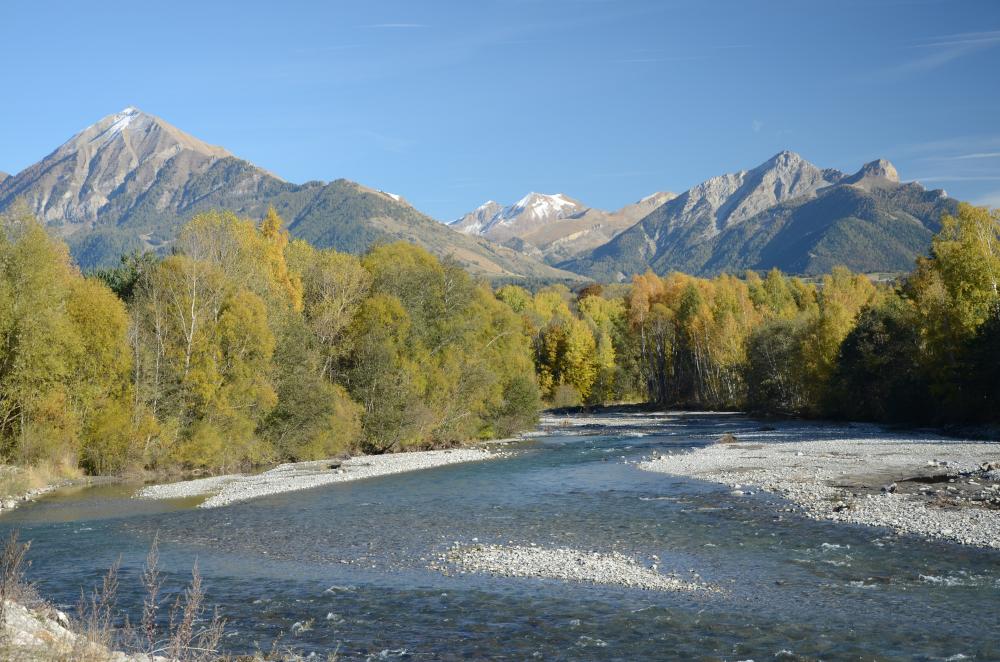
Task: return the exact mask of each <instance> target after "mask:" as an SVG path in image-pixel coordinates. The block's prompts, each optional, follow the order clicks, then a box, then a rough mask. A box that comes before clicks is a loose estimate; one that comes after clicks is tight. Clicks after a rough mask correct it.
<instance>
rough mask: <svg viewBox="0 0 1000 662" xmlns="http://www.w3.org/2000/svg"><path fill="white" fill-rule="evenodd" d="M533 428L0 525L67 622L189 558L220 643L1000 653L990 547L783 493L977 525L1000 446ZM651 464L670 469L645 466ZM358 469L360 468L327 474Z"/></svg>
mask: <svg viewBox="0 0 1000 662" xmlns="http://www.w3.org/2000/svg"><path fill="white" fill-rule="evenodd" d="M727 433H728V434H730V435H732V437H733V438H732V439H730V441H734V443H727V444H720V443H719V440H720V439H722V438H723V437H724V436H725V435H726V434H727ZM525 436H526V437H527V438H525V439H522V440H518V441H512V442H510V443H507V444H503V445H502V446H495V445H490V446H487V447H486V448H490V449H494V450H495V449H497V448H502V450H503V452H502V454H496V453H493V454H492V455H489V456H487V457H484V458H483V459H490V461H461V460H462V459H463V457H464V456H463V454H458V455H457V456H455V457H454V458H453V459H454V460H455V461H452V462H449V463H447V464H440V463H438V460H436V459H435V460H433V462H431V463H427V464H423V463H419V462H414V461H413V460H414V459H415V458H419V457H420V455H419V454H404V455H401V456H385V457H384V459H381V458H379V459H376V460H375V462H374V464H377V465H378V466H377V467H376V466H373V465H372V463H371V460H370V459H368V458H356V459H352V460H351V461H350V462H349V463H348V464H347V465H346V466H345V465H342V466H340V467H336V468H334V467H333V465H334V464H335V463H336V462H335V461H330V462H329V463H326V464H324V463H318V464H313V465H312V466H309V465H303V466H300V467H298V468H296V469H294V470H291V469H289V468H281V469H275V470H272V472H270V475H267V474H268V472H265V474H261V476H263V478H257V479H256V482H249V481H248V482H246V483H245V486H246V487H248V488H250V486H252V485H260V486H262V487H261V489H259V490H257V489H248V492H247V493H244V494H242V495H241V494H238V493H236V492H232V494H233V496H235V497H236V500H234V501H231V502H229V503H228V505H227V506H226V507H222V508H211V507H207V508H201V507H198V506H199V504H201V503H202V502H203V501H204V500H205V499H206V497H211V496H213V495H214V494H219V495H222V494H224V493H225V490H226V489H227V488H226V486H227V485H233V486H235V485H239V484H241V483H243V481H244V477H242V476H236V477H232V476H229V477H216V479H214V480H209V481H206V482H198V481H190V482H188V483H186V484H182V485H183V487H181V486H170V487H167V486H164V487H162V488H160V487H157V488H156V490H157V491H158V492H160V495H161V496H164V497H167V496H169V497H170V498H159V499H152V498H148V499H136V498H134V497H135V494H136V490H137V489H138V488H137V486H134V485H125V484H120V485H101V486H96V487H83V486H79V487H76V488H64V489H60V490H56V491H54V492H52V493H50V494H48V495H46V496H44V497H43V498H41V499H39V500H37V501H34V502H27V503H25V504H23V505H22V506H21V507H19V508H17V509H15V510H12V511H10V512H4V513H3V514H2V515H0V535H6V534H7V533H8V532H9V531H11V530H14V529H16V530H18V531H20V536H21V539H22V540H30V541H31V543H32V544H31V550H30V553H29V558H30V560H31V566H30V569H29V579H30V580H31V581H33V582H34V583H35V584H36V586H37V588H38V590H39V592H40V593H41V595H42V596H43V597H45V598H47V599H49V600H51V601H52V602H53V603H54V604H55V606H56V607H57V608H58V609H60V610H62V611H64V612H66V613H67V614H69V615H70V617H72V616H73V606H74V605H75V604H76V602H77V601H78V600H79V597H80V593H81V590H83V591H84V592H85V593H87V592H89V591H90V590H91V589H92V587H94V586H95V585H98V586H99V585H100V584H101V581H102V577H103V576H104V574H105V573H106V571H107V569H108V567H109V566H111V565H113V564H115V563H116V562H117V561H118V560H119V559H120V560H121V569H120V587H121V591H120V601H119V602H120V606H121V607H122V608H123V609H126V610H129V613H130V615H137V616H141V610H142V604H143V603H142V591H141V585H140V584H139V580H140V578H141V574H142V568H143V564H144V561H145V558H146V555H147V553H148V551H149V547H150V544H151V542H152V541H153V540H154V539H155V540H158V541H159V550H160V560H161V566H162V569H163V573H164V574H163V577H164V581H165V584H164V591H165V592H167V593H169V594H170V595H173V594H174V593H176V592H178V591H182V590H183V588H184V586H186V585H187V583H188V582H189V581H190V579H191V569H192V565H193V564H194V563H195V561H197V564H198V568H199V571H200V572H201V574H202V577H203V580H204V586H205V589H206V606H207V607H208V608H209V609H212V608H214V607H215V606H216V605H218V607H219V609H220V613H221V615H222V616H224V617H225V618H226V620H227V622H228V623H229V633H228V634H227V637H226V639H225V641H226V646H227V648H228V649H229V650H230V651H231V652H233V653H234V654H244V653H249V652H252V651H254V650H257V649H263V650H269V649H270V648H271V646H272V645H274V643H275V642H278V644H279V646H281V647H290V648H293V649H295V650H298V651H301V652H302V653H303V654H305V655H308V654H310V653H315V654H316V656H317V657H318V658H319V659H325V657H326V655H327V654H329V653H331V652H334V651H336V654H337V657H338V659H341V660H369V659H397V658H401V659H433V660H468V659H476V660H480V659H497V658H500V659H518V660H522V659H524V660H526V659H545V660H652V659H663V658H664V657H667V658H672V659H701V660H713V661H723V660H728V661H735V660H749V659H754V660H770V659H782V660H802V661H805V660H810V661H811V660H841V659H845V660H847V659H850V660H858V659H866V660H868V659H878V660H880V662H881V661H883V660H889V661H896V660H899V661H903V660H906V661H910V660H925V661H927V662H930V661H931V660H946V659H952V660H958V659H965V660H973V659H974V660H991V659H1000V640H998V639H997V638H996V637H995V635H993V633H994V632H996V631H1000V612H998V611H997V609H996V605H997V601H998V598H1000V550H997V549H995V548H993V547H990V546H984V545H978V544H964V545H962V544H955V542H954V541H955V540H956V539H957V538H953V537H947V536H945V537H932V536H923V535H914V534H912V533H908V532H906V530H904V529H902V528H896V527H893V526H871V525H870V524H865V525H859V524H857V523H855V522H853V521H850V520H847V519H846V518H845V519H842V520H837V521H835V520H833V519H828V518H827V517H820V516H817V515H816V514H815V513H813V512H811V511H810V510H808V509H807V507H806V506H805V505H800V503H799V500H801V502H802V504H806V503H814V504H817V505H815V507H816V508H826V507H827V504H828V505H829V507H830V508H833V509H836V508H840V510H836V511H835V513H836V514H837V515H843V513H845V512H848V513H851V514H852V516H857V517H861V516H864V517H866V518H867V517H868V515H867V514H866V511H865V510H864V509H865V508H866V507H868V504H869V503H872V504H880V505H881V506H883V507H887V506H886V504H892V506H893V507H898V508H899V509H900V510H901V511H906V512H900V514H899V515H898V516H897V515H895V514H892V517H899V518H904V517H909V518H912V517H913V515H912V513H913V512H918V511H914V510H913V509H912V508H911V507H910V503H909V502H910V501H911V500H912V501H913V502H914V503H916V504H917V505H922V507H923V508H925V509H927V510H929V511H930V512H931V513H932V515H934V516H936V515H937V514H938V513H937V512H936V510H940V511H952V510H953V511H955V512H958V513H963V512H968V513H970V514H976V513H984V514H985V515H984V516H986V517H988V516H989V515H990V512H991V510H992V504H993V501H991V499H992V498H993V497H992V496H990V495H992V494H993V493H994V490H993V489H992V486H993V485H994V484H995V483H996V480H995V478H993V476H994V474H993V473H992V472H993V471H995V470H994V469H992V468H984V467H983V464H984V463H986V464H988V463H992V462H993V461H994V460H995V459H996V458H992V456H991V453H990V452H988V451H990V450H991V449H993V448H996V447H997V446H996V445H990V444H978V443H977V444H966V442H955V441H953V440H949V439H947V438H943V437H939V436H935V435H933V434H931V433H927V432H920V433H913V432H909V433H908V432H901V431H891V430H885V429H881V428H878V427H875V426H863V425H840V424H830V423H823V422H809V421H759V420H754V419H752V418H749V417H745V416H740V415H734V414H718V413H695V412H623V413H613V412H603V413H601V414H600V415H598V416H587V415H572V416H562V415H547V416H545V417H544V418H543V421H542V424H541V426H540V427H539V429H538V430H537V431H536V432H535V433H534V434H531V435H525ZM800 444H802V446H799V445H800ZM809 444H816V445H815V446H814V447H809V446H808V445H809ZM966 446H968V449H967V451H963V450H962V449H963V448H965V447H966ZM918 447H919V448H918ZM921 448H923V450H921ZM942 449H943V450H942ZM472 450H473V451H477V450H480V449H472ZM949 450H954V451H956V452H954V453H952V452H949ZM984 451H987V452H985V454H984ZM772 453H779V455H777V456H773V455H772ZM798 453H802V455H798ZM445 455H454V453H452V454H448V453H440V454H438V455H432V456H431V457H432V458H434V457H443V456H445ZM474 457H481V456H474ZM660 457H666V458H670V459H667V460H663V461H662V462H663V464H664V465H668V464H669V463H677V464H676V465H675V467H686V468H684V469H683V470H678V471H677V472H676V473H672V472H663V471H649V470H647V469H648V468H649V467H648V466H646V465H645V464H644V463H647V462H650V461H653V462H654V463H659V462H660V460H658V459H655V458H660ZM397 458H398V459H397ZM709 458H711V461H709ZM727 458H728V459H727ZM449 459H452V458H449ZM355 460H357V462H358V466H354V462H355ZM935 460H936V462H935ZM394 462H402V463H403V464H401V465H394V464H393V463H394ZM928 462H935V463H934V465H933V466H932V465H931V464H928ZM366 463H367V464H369V466H363V464H366ZM685 463H693V464H690V465H686V464H685ZM404 466H405V467H413V468H415V467H425V468H424V470H419V471H418V470H402V469H401V468H402V467H404ZM390 467H395V469H397V470H396V471H395V472H394V473H386V472H385V471H386V470H388V469H389V468H390ZM789 467H790V468H789ZM341 469H342V470H344V471H345V472H346V473H345V474H340V473H338V470H341ZM840 472H843V473H840ZM352 473H353V474H354V475H355V476H360V477H369V476H370V477H371V479H366V480H352V479H335V481H334V482H324V481H329V480H330V478H331V477H339V476H345V475H346V476H350V475H351V474H352ZM723 474H725V476H723ZM788 476H796V477H798V478H797V480H798V482H795V483H792V482H791V481H789V479H788ZM723 477H725V478H727V480H728V481H729V482H722V480H721V478H723ZM768 477H770V479H769V478H768ZM219 479H221V480H219ZM230 479H232V480H230ZM752 479H753V480H752ZM910 479H917V480H910ZM313 480H317V481H319V484H314V483H312V481H313ZM755 480H756V481H759V482H755ZM769 480H770V481H772V482H769ZM951 481H955V482H951ZM969 481H971V483H970V482H969ZM757 485H759V486H760V487H758V486H757ZM893 485H895V488H893V487H892V486H893ZM781 486H787V487H788V489H789V490H792V491H794V490H800V491H801V493H802V494H803V495H805V494H806V493H809V494H814V496H799V497H795V498H793V497H792V496H786V494H785V493H784V492H782V491H781V489H780V487H781ZM272 487H273V488H274V490H273V491H272ZM289 487H298V488H300V489H295V490H294V491H287V488H289ZM306 487H309V489H304V488H306ZM278 488H280V489H278ZM882 488H886V489H885V491H884V492H883V490H882ZM771 490H773V491H771ZM195 492H197V493H199V494H200V496H199V495H198V494H195ZM206 492H207V493H206ZM845 492H846V494H845ZM789 494H791V492H789ZM188 495H191V496H189V497H188ZM884 495H888V496H884ZM869 496H870V497H871V498H869ZM185 497H188V498H185ZM244 497H247V498H246V499H245V500H240V499H243V498H244ZM841 502H843V503H842V504H841ZM845 506H849V509H845ZM935 509H936V510H935ZM907 513H909V514H907ZM882 514H883V516H885V517H889V515H890V514H891V513H889V512H888V511H884V510H883V511H882ZM935 521H936V519H935ZM873 523H874V521H873V522H871V524H873ZM939 524H940V525H941V526H943V523H939ZM960 526H962V527H964V529H963V533H965V531H970V532H971V531H973V530H974V529H975V526H976V524H975V523H973V524H972V525H965V524H960ZM987 529H988V527H986V526H983V527H982V528H981V529H979V530H982V531H986V530H987ZM942 533H943V532H942ZM963 538H968V539H970V540H971V539H973V536H972V535H970V534H968V533H967V534H965V535H963ZM137 587H138V588H137ZM861 614H863V617H859V615H861ZM959 656H964V657H959Z"/></svg>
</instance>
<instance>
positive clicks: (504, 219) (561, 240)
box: [449, 192, 674, 262]
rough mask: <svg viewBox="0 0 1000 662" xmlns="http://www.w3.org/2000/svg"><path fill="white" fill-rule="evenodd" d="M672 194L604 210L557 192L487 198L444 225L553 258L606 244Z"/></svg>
mask: <svg viewBox="0 0 1000 662" xmlns="http://www.w3.org/2000/svg"><path fill="white" fill-rule="evenodd" d="M673 195H674V194H672V193H654V194H653V195H650V196H647V197H645V198H643V199H642V200H640V201H638V202H636V203H635V204H632V205H628V206H626V207H623V208H622V209H619V210H618V211H614V212H609V211H604V210H601V209H595V208H592V207H588V206H586V205H584V204H583V203H582V202H580V201H579V200H575V199H573V198H570V197H569V196H567V195H565V194H563V193H555V194H544V193H535V192H532V193H529V194H528V195H526V196H524V197H523V198H521V199H520V200H518V201H517V202H515V203H514V204H512V205H507V206H503V205H501V204H499V203H497V202H494V201H492V200H490V201H487V202H485V203H484V204H482V205H480V206H479V207H477V208H476V209H474V210H473V211H471V212H469V213H468V214H466V215H465V216H463V217H462V218H460V219H458V220H456V221H453V222H452V223H450V224H449V225H450V226H451V227H452V228H454V229H456V230H458V231H459V232H463V233H465V234H470V235H479V236H483V237H487V238H489V239H493V240H495V241H500V242H503V243H504V244H506V245H508V246H511V247H513V248H516V249H518V250H520V251H522V252H526V253H528V254H531V255H536V256H542V257H544V258H545V260H546V261H548V262H557V261H560V260H565V259H568V258H570V257H573V256H575V255H578V254H580V253H582V252H584V251H587V250H589V249H591V248H595V247H597V246H600V245H601V244H604V243H606V242H607V241H608V240H610V239H611V238H612V237H614V236H615V235H617V234H618V233H620V232H622V231H623V230H625V229H626V228H628V227H629V226H631V225H632V224H633V223H635V222H636V221H638V220H639V219H640V218H642V217H643V216H645V215H646V214H648V213H649V212H650V211H652V210H653V209H655V208H656V207H658V206H659V205H661V204H663V203H664V202H666V201H667V200H670V199H671V198H672V197H673Z"/></svg>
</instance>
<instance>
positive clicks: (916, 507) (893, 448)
mask: <svg viewBox="0 0 1000 662" xmlns="http://www.w3.org/2000/svg"><path fill="white" fill-rule="evenodd" d="M761 436H763V435H761ZM732 442H736V443H732ZM640 466H641V467H642V468H643V469H647V470H650V471H659V472H663V473H669V474H674V475H683V476H692V477H696V478H701V479H704V480H711V481H715V482H718V483H722V484H725V485H728V486H730V487H732V488H733V490H734V494H735V495H736V496H741V495H743V494H744V493H745V492H746V491H747V488H748V487H750V486H753V487H757V488H760V489H763V490H766V491H768V492H773V493H776V494H780V495H781V496H783V497H785V498H787V499H789V500H790V501H792V502H794V503H795V504H797V505H799V506H801V508H802V512H803V513H804V514H806V515H808V516H810V517H814V518H818V519H827V520H831V521H835V522H848V523H853V524H864V525H868V526H884V527H889V528H891V529H894V530H896V531H899V532H903V533H912V534H916V535H920V536H923V537H926V538H939V539H946V540H951V541H954V542H958V543H962V544H967V545H979V546H983V547H993V548H1000V444H997V443H995V442H982V443H974V442H957V441H951V440H947V439H935V440H933V441H932V440H927V439H912V440H906V439H883V440H879V439H830V440H822V441H806V442H796V443H780V442H778V443H774V442H764V443H761V442H760V441H755V439H754V434H753V433H747V434H744V435H741V437H740V441H737V440H736V439H735V438H733V439H732V440H731V442H730V443H718V444H715V445H712V446H708V447H706V448H699V449H696V450H694V451H692V452H690V453H679V454H670V455H666V456H658V457H656V458H654V459H651V460H649V461H646V462H643V463H642V464H641V465H640Z"/></svg>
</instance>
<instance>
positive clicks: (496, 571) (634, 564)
mask: <svg viewBox="0 0 1000 662" xmlns="http://www.w3.org/2000/svg"><path fill="white" fill-rule="evenodd" d="M438 561H440V564H438V565H433V566H432V568H433V569H436V570H441V571H443V572H445V573H449V568H453V569H454V570H455V571H457V572H459V573H466V572H471V573H486V574H490V575H495V576H498V577H541V578H549V579H564V580H568V581H575V582H589V583H593V584H615V585H619V586H627V587H630V588H638V589H644V590H649V591H704V590H710V589H709V587H707V586H706V585H704V584H699V583H696V582H691V581H685V580H683V579H680V578H679V577H677V576H675V575H668V574H662V573H660V572H659V570H658V567H657V564H656V563H653V564H650V566H649V567H646V566H644V565H642V564H641V563H640V562H639V561H638V560H636V559H634V558H632V557H630V556H625V555H624V554H620V553H618V552H611V553H609V554H603V553H599V552H585V551H580V550H575V549H570V548H567V547H559V548H555V549H546V548H543V547H534V546H531V547H527V546H517V545H512V546H504V545H461V544H456V545H454V546H452V547H451V548H450V549H449V550H448V551H447V552H445V553H444V554H442V555H441V556H440V557H439V558H438Z"/></svg>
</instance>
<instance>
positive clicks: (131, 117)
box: [0, 107, 232, 226]
mask: <svg viewBox="0 0 1000 662" xmlns="http://www.w3.org/2000/svg"><path fill="white" fill-rule="evenodd" d="M231 156H232V155H231V154H229V152H227V151H226V150H224V149H222V148H221V147H215V146H212V145H208V144H206V143H204V142H202V141H200V140H198V139H197V138H195V137H193V136H190V135H188V134H186V133H184V132H183V131H181V130H179V129H177V128H176V127H173V126H171V125H170V124H167V123H166V122H164V121H163V120H161V119H160V118H158V117H154V116H152V115H147V114H146V113H143V112H142V111H140V110H138V109H137V108H133V107H128V108H126V109H124V110H122V111H121V112H119V113H115V114H114V115H108V116H107V117H105V118H103V119H101V120H100V121H98V122H97V123H95V124H92V125H91V126H89V127H87V128H86V129H84V130H83V131H81V132H80V133H78V134H76V135H75V136H73V137H72V138H70V139H69V140H68V141H66V142H65V143H63V144H62V145H61V146H60V147H59V148H58V149H56V150H55V151H54V152H52V153H51V154H49V155H48V156H46V157H45V158H44V159H42V160H41V161H39V162H38V163H36V164H35V165H33V166H30V167H29V168H27V169H25V170H24V171H22V172H20V173H19V174H18V175H17V176H15V177H13V178H12V179H11V180H10V181H7V182H6V183H5V185H4V186H3V189H2V190H0V206H5V205H6V204H9V202H10V201H11V198H15V197H20V196H23V197H24V198H25V199H26V201H27V202H28V205H29V206H30V207H31V208H32V209H33V211H34V212H35V213H36V215H38V217H39V218H40V219H42V220H43V221H45V222H46V223H54V224H72V225H81V224H82V225H91V226H92V225H95V224H97V223H98V221H99V216H100V215H102V213H104V212H105V211H106V210H107V208H108V207H109V206H111V205H112V198H115V199H116V202H117V203H119V204H120V203H121V202H125V201H126V200H129V201H135V200H137V199H139V198H141V197H142V195H143V194H145V193H146V192H147V191H148V190H149V189H150V187H151V186H152V184H153V183H154V182H156V181H157V180H159V179H161V178H162V177H164V176H168V177H170V178H171V179H173V180H174V181H175V182H177V183H178V184H180V183H181V182H184V181H186V180H188V179H190V178H191V177H192V175H194V174H196V173H201V172H204V171H205V170H206V169H208V168H209V167H210V166H211V165H212V164H213V163H215V162H216V161H218V160H219V159H224V158H227V157H231ZM167 169H169V172H165V170H167Z"/></svg>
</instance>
